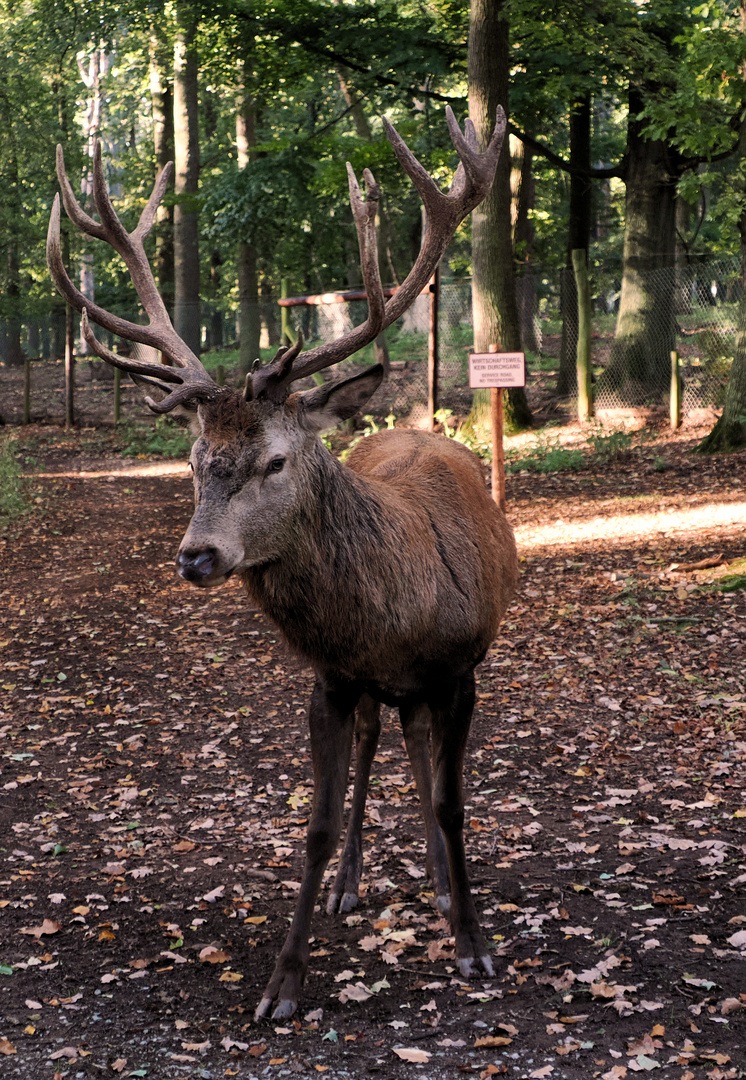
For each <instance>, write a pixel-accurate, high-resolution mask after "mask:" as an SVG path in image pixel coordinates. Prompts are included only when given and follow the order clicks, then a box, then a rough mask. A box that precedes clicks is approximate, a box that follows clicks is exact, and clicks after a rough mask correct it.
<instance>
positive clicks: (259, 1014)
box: [254, 997, 272, 1020]
mask: <svg viewBox="0 0 746 1080" xmlns="http://www.w3.org/2000/svg"><path fill="white" fill-rule="evenodd" d="M271 1008H272V998H270V997H263V998H262V1000H261V1001H260V1002H259V1004H258V1005H257V1007H256V1009H255V1010H254V1019H255V1020H264V1019H265V1018H266V1017H268V1016H269V1010H270V1009H271Z"/></svg>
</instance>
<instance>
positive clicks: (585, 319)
mask: <svg viewBox="0 0 746 1080" xmlns="http://www.w3.org/2000/svg"><path fill="white" fill-rule="evenodd" d="M572 268H573V271H574V273H575V286H576V290H577V294H578V349H577V360H576V370H577V375H578V420H581V421H582V420H590V418H591V416H592V415H593V389H592V385H591V290H590V284H589V282H588V261H587V258H586V253H585V250H584V249H583V248H575V249H574V250H573V252H572Z"/></svg>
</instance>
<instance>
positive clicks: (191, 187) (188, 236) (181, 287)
mask: <svg viewBox="0 0 746 1080" xmlns="http://www.w3.org/2000/svg"><path fill="white" fill-rule="evenodd" d="M176 21H177V28H176V37H175V41H174V166H175V169H174V172H175V177H174V190H175V198H176V205H175V206H174V326H175V328H176V332H177V333H178V334H179V336H180V337H181V338H182V339H183V340H184V341H185V342H186V344H187V345H188V346H189V348H190V349H191V350H192V352H193V353H195V355H197V356H199V352H200V344H201V332H200V331H201V321H200V304H199V233H198V226H199V219H198V213H197V199H196V196H197V191H198V188H199V123H198V85H197V76H198V64H197V52H196V47H195V37H196V29H197V13H196V11H195V10H194V9H193V8H192V6H191V5H190V4H186V3H179V4H177V5H176Z"/></svg>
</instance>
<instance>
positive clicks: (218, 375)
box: [215, 364, 225, 386]
mask: <svg viewBox="0 0 746 1080" xmlns="http://www.w3.org/2000/svg"><path fill="white" fill-rule="evenodd" d="M215 382H216V383H217V384H218V386H225V367H224V366H223V365H222V364H218V366H217V368H216V369H215Z"/></svg>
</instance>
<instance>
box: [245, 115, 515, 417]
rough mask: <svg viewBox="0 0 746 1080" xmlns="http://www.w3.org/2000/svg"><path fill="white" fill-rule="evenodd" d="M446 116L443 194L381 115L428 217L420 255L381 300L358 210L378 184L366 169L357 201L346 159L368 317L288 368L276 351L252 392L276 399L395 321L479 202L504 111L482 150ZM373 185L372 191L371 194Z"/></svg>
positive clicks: (367, 221)
mask: <svg viewBox="0 0 746 1080" xmlns="http://www.w3.org/2000/svg"><path fill="white" fill-rule="evenodd" d="M446 120H447V122H448V130H449V132H450V135H451V142H452V143H453V146H454V149H455V150H456V153H457V154H458V156H459V166H458V168H457V170H456V174H455V176H454V178H453V183H452V184H451V187H450V189H449V191H448V192H447V193H445V192H443V191H441V189H440V188H439V187H438V185H437V184H436V183H435V181H434V180H433V179H432V177H431V176H430V175H429V173H428V172H427V171H426V170H425V169H424V168H423V167H422V165H421V164H420V163H419V161H418V160H417V158H416V157H415V156H414V154H413V153H412V151H411V150H410V149H409V147H408V146H407V144H406V143H405V142H404V140H403V139H402V138H401V136H400V135H399V134H398V133H397V132H396V130H395V129H394V127H393V126H392V125H391V124H390V123H389V122H388V120H386V119H384V121H383V126H384V130H385V132H386V136H387V138H388V140H389V142H390V143H391V146H392V149H393V151H394V154H395V155H396V157H397V159H398V160H399V163H400V165H401V166H402V168H403V169H404V171H405V172H406V173H407V175H408V176H409V177H410V179H411V180H412V182H413V184H414V186H415V187H416V188H417V190H418V192H419V194H420V198H421V199H422V202H423V205H424V207H425V213H426V221H427V226H426V232H425V237H424V240H423V243H422V247H421V248H420V252H419V255H418V256H417V259H416V261H415V264H414V266H413V267H412V269H411V270H410V272H409V274H408V275H407V277H406V278H405V280H404V281H403V282H402V284H401V286H400V287H399V288H398V289H397V290H396V292H395V293H394V295H393V296H392V297H391V298H390V299H389V300H388V301H386V302H385V301H384V296H383V289H382V287H381V281H380V277H379V273H378V252H377V242H376V234H375V209H373V210H372V211H370V210H368V213H367V215H365V214H364V210H365V209H367V208H369V207H370V206H371V202H373V203H374V207H377V196H378V187H377V185H375V181H374V180H373V177H372V176H371V174H370V173H369V172H368V170H367V169H366V171H365V180H366V184H367V187H368V201H367V203H364V204H363V203H362V202H361V200H360V191H359V188H358V186H357V182H356V181H355V174H354V173H353V171H352V168H351V166H350V165H349V164H348V166H347V169H348V173H349V178H350V202H351V205H352V210H353V214H354V215H355V223H356V225H357V230H358V237H359V239H360V253H361V260H362V270H363V281H364V283H365V289H366V293H367V295H368V318H367V319H366V321H365V322H364V323H363V324H362V325H361V326H356V327H355V328H354V329H353V330H351V331H350V332H349V333H347V334H345V335H344V336H343V337H341V338H337V339H336V340H335V341H331V342H329V343H328V344H325V345H320V346H318V347H317V348H315V349H309V350H308V352H305V353H303V355H302V357H301V360H300V361H299V363H297V364H293V365H292V367H291V368H289V369H288V367H287V358H286V357H285V358H284V363H283V364H282V370H280V366H279V364H278V358H277V357H276V358H275V359H274V360H273V361H272V362H271V363H270V364H269V366H268V367H266V368H263V369H260V370H259V371H257V372H256V373H255V375H254V377H253V391H254V394H255V395H258V394H266V395H267V396H270V397H273V398H278V399H279V398H280V397H282V396H283V394H286V393H287V387H288V386H289V384H290V383H291V382H295V381H296V379H302V378H305V376H307V375H313V374H314V373H315V372H317V371H321V370H322V368H326V367H330V366H331V365H332V364H336V363H339V361H340V360H345V359H346V358H347V357H348V356H352V354H353V353H355V352H357V351H358V350H359V349H362V348H363V347H364V346H365V345H368V344H369V343H370V342H371V341H373V340H374V339H375V338H376V337H377V336H378V335H379V334H380V333H381V331H382V330H385V329H386V327H387V326H391V324H392V323H393V322H396V320H397V319H398V318H399V317H400V316H401V315H402V314H403V313H404V312H405V311H406V310H407V308H408V307H409V306H410V305H411V304H412V303H413V302H414V300H415V299H416V298H417V296H419V294H420V293H421V292H422V290H423V288H424V287H425V285H426V284H427V282H428V281H429V280H430V278H431V277H432V275H433V272H434V271H435V268H436V267H437V265H438V263H439V262H440V260H441V259H442V257H443V254H444V253H445V250H446V248H447V247H448V244H449V243H450V241H451V238H452V237H453V234H454V233H455V231H456V229H457V228H458V226H459V225H460V224H461V222H462V221H463V220H464V218H465V217H466V216H467V214H469V213H471V211H472V210H473V209H474V207H475V206H478V205H479V203H480V202H481V201H482V199H484V197H485V195H486V194H487V192H488V191H489V189H490V187H491V186H492V181H493V180H494V178H495V170H496V168H497V161H498V158H499V156H500V150H501V148H502V144H503V139H504V137H505V130H506V126H507V125H506V120H505V113H504V112H503V110H502V108H501V107H498V110H497V118H496V122H495V129H494V131H493V133H492V138H491V139H490V142H489V145H488V146H487V149H486V150H485V151H484V153H480V152H479V145H478V142H477V136H476V131H475V129H474V125H473V123H472V122H471V120H469V119H467V120H466V123H465V124H464V131H463V133H462V131H461V129H460V127H459V125H458V121H457V120H456V118H455V116H454V115H453V111H452V109H451V108H450V106H447V107H446ZM372 192H374V193H375V194H374V195H372ZM371 264H373V265H371Z"/></svg>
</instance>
